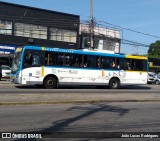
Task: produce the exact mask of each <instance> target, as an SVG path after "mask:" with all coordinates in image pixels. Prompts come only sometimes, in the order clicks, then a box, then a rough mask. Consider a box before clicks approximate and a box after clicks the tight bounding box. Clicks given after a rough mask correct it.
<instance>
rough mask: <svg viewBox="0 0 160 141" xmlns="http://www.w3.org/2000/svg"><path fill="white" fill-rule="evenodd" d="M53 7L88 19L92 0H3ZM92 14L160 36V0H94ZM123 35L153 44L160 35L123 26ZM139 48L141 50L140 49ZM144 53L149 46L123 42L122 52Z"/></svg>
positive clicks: (102, 19) (98, 18) (49, 8)
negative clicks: (131, 44) (130, 44)
mask: <svg viewBox="0 0 160 141" xmlns="http://www.w3.org/2000/svg"><path fill="white" fill-rule="evenodd" d="M1 1H4V2H9V3H16V4H21V5H27V6H32V7H37V8H43V9H48V10H53V11H59V12H65V13H70V14H76V15H80V19H81V20H89V16H90V0H1ZM93 16H94V17H95V19H96V21H97V22H98V21H105V22H107V23H111V24H114V25H117V26H121V27H125V28H129V29H132V30H135V31H138V32H142V33H146V34H150V35H154V36H158V37H159V36H160V0H93ZM121 38H123V39H127V40H131V41H135V42H139V43H143V44H147V45H148V44H150V43H153V42H155V41H156V40H159V38H155V37H151V36H146V35H143V34H138V33H135V32H131V31H128V30H123V36H122V35H121ZM137 49H138V50H137ZM137 51H138V53H139V54H145V53H146V52H147V48H145V47H139V48H136V47H134V46H126V45H123V44H122V46H121V52H123V53H136V52H137Z"/></svg>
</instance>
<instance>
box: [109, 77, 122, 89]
mask: <svg viewBox="0 0 160 141" xmlns="http://www.w3.org/2000/svg"><path fill="white" fill-rule="evenodd" d="M109 88H110V89H119V88H120V82H119V80H118V79H117V78H112V79H111V80H110V81H109Z"/></svg>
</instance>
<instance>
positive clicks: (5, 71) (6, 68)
mask: <svg viewBox="0 0 160 141" xmlns="http://www.w3.org/2000/svg"><path fill="white" fill-rule="evenodd" d="M1 70H2V77H6V78H7V77H10V74H11V68H10V67H9V66H6V65H2V66H1Z"/></svg>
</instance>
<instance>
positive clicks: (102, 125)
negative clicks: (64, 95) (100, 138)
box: [0, 102, 160, 140]
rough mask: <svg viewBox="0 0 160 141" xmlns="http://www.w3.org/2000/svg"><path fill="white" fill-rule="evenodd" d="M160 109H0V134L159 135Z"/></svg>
mask: <svg viewBox="0 0 160 141" xmlns="http://www.w3.org/2000/svg"><path fill="white" fill-rule="evenodd" d="M159 107H160V103H157V102H156V103H155V102H146V103H140V102H136V103H134V102H127V103H121V102H120V103H96V104H55V105H30V106H24V105H23V106H22V105H21V106H1V108H0V113H1V114H0V121H1V128H0V132H11V133H14V132H29V133H32V132H41V133H43V132H73V133H81V132H82V133H83V132H106V133H107V132H133V133H134V132H145V133H146V134H147V133H149V132H160V111H159ZM81 136H83V134H81ZM148 140H151V139H150V138H149V139H148Z"/></svg>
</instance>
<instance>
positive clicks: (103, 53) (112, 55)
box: [24, 46, 147, 60]
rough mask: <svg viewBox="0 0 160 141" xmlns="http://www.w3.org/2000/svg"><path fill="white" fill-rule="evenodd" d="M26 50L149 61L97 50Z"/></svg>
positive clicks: (26, 47) (48, 48)
mask: <svg viewBox="0 0 160 141" xmlns="http://www.w3.org/2000/svg"><path fill="white" fill-rule="evenodd" d="M24 48H25V49H32V50H43V51H51V52H52V51H54V52H62V53H71V54H72V53H73V54H81V55H85V54H86V55H100V56H109V57H117V58H129V59H144V60H147V57H144V56H135V55H127V54H113V53H107V52H105V51H104V52H103V51H97V50H86V49H85V50H75V49H62V48H51V47H41V46H24Z"/></svg>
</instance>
